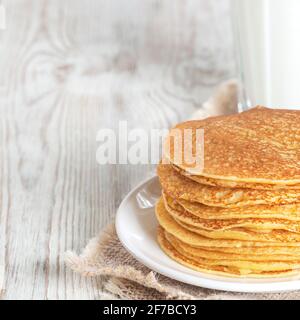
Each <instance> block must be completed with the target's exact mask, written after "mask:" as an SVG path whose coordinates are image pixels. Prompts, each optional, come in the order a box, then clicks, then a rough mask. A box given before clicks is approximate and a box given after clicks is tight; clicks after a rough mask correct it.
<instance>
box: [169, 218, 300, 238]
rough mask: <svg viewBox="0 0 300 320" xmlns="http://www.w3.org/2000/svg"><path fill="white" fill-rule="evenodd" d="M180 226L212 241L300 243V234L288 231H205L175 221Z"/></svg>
mask: <svg viewBox="0 0 300 320" xmlns="http://www.w3.org/2000/svg"><path fill="white" fill-rule="evenodd" d="M174 220H175V221H176V222H177V223H178V224H180V225H181V226H182V227H183V228H186V229H187V230H189V231H191V232H194V233H197V234H200V235H202V236H204V237H206V238H210V239H228V240H231V239H234V240H243V241H261V242H277V241H279V242H285V243H287V242H300V234H299V233H294V232H290V231H286V230H276V229H274V230H269V231H268V232H259V231H254V230H250V229H246V228H232V229H229V230H205V229H201V228H198V227H195V226H192V225H189V224H187V223H184V222H182V221H180V220H178V219H174Z"/></svg>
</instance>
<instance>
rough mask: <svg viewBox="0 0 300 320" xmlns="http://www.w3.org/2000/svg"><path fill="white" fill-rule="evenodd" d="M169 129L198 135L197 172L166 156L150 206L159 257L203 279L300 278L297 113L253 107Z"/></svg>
mask: <svg viewBox="0 0 300 320" xmlns="http://www.w3.org/2000/svg"><path fill="white" fill-rule="evenodd" d="M175 129H176V130H177V131H178V130H179V131H180V132H182V133H183V132H184V129H191V130H192V132H196V129H204V168H202V169H201V170H198V171H197V168H196V169H195V167H191V165H190V164H187V163H185V162H184V161H178V159H177V158H176V157H175V156H174V148H170V149H169V150H168V151H166V150H165V154H164V161H163V163H161V164H160V165H159V166H158V176H159V179H160V182H161V186H162V190H163V192H162V197H161V199H160V200H159V202H158V204H157V206H156V215H157V218H158V221H159V224H160V227H159V230H158V241H159V244H160V246H161V247H162V249H163V250H164V251H165V253H166V254H167V255H169V256H170V257H171V258H172V259H174V260H176V261H177V262H179V263H181V264H183V265H185V266H188V267H190V268H192V269H195V270H199V271H202V272H208V273H217V274H222V275H229V276H247V277H249V276H250V277H251V276H252V277H275V276H282V275H290V274H299V273H300V112H298V111H288V110H272V109H267V108H263V107H257V108H254V109H251V110H250V111H247V112H244V113H240V114H235V115H230V116H221V117H215V118H209V119H205V120H201V121H190V122H186V123H183V124H179V125H178V126H177V127H176V128H174V129H172V130H175ZM172 130H171V132H170V135H169V137H171V136H172ZM183 141H184V143H191V144H193V143H195V141H196V139H195V138H194V137H192V139H191V141H188V142H186V141H185V140H183ZM165 160H167V161H165ZM166 162H167V163H166Z"/></svg>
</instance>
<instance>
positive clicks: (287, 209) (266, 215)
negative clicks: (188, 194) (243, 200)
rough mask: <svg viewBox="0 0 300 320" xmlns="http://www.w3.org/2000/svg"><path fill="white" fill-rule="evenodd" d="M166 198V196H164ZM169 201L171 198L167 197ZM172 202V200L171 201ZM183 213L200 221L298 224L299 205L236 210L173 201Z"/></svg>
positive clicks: (252, 207) (299, 218)
mask: <svg viewBox="0 0 300 320" xmlns="http://www.w3.org/2000/svg"><path fill="white" fill-rule="evenodd" d="M164 195H165V196H167V195H166V194H164ZM167 197H168V198H169V199H171V197H169V196H167ZM173 201H174V200H173ZM175 201H176V202H177V203H178V204H179V205H180V206H182V207H183V208H184V209H185V211H188V212H189V213H192V214H193V215H195V216H197V217H199V218H202V219H207V220H209V219H218V220H223V219H225V220H226V219H247V218H259V219H272V218H273V219H286V220H291V221H295V222H298V221H300V203H295V204H289V205H281V206H279V205H275V206H271V205H256V206H247V207H236V208H222V207H211V206H206V205H203V204H201V203H197V202H190V201H186V200H181V199H176V200H175Z"/></svg>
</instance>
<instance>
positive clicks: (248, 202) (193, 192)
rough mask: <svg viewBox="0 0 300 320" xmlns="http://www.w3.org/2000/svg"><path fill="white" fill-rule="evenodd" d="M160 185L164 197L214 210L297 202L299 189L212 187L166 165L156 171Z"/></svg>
mask: <svg viewBox="0 0 300 320" xmlns="http://www.w3.org/2000/svg"><path fill="white" fill-rule="evenodd" d="M157 173H158V176H159V180H160V183H161V185H162V188H163V190H164V192H165V193H166V194H168V195H169V196H171V197H172V198H174V199H183V200H187V201H192V202H199V203H202V204H205V205H208V206H216V207H227V208H228V207H243V206H252V205H259V204H271V205H284V204H291V203H298V202H300V191H298V190H287V189H283V190H272V191H270V190H256V189H231V188H222V187H211V186H207V185H203V184H199V183H197V182H195V181H193V180H191V179H188V178H186V177H184V176H182V175H180V174H179V173H178V172H177V171H176V170H174V168H172V166H171V165H169V164H159V165H158V168H157Z"/></svg>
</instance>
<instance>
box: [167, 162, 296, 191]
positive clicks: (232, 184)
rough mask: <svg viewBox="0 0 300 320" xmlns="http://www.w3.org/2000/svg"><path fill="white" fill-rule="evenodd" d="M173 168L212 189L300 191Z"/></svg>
mask: <svg viewBox="0 0 300 320" xmlns="http://www.w3.org/2000/svg"><path fill="white" fill-rule="evenodd" d="M172 167H173V168H174V169H175V170H176V171H178V172H179V173H180V174H181V175H183V176H185V177H187V178H189V179H191V180H193V181H196V182H198V183H200V184H204V185H208V186H212V187H223V188H243V189H257V190H278V189H295V190H300V184H295V185H278V184H277V185H276V184H267V183H253V182H252V183H249V182H240V181H230V180H222V179H213V178H208V177H203V176H196V175H193V174H190V173H188V172H186V171H184V170H182V169H180V168H179V167H177V166H175V165H172Z"/></svg>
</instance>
